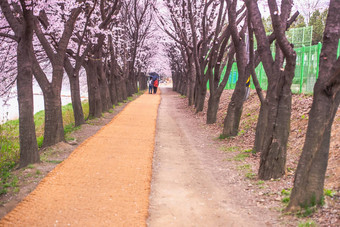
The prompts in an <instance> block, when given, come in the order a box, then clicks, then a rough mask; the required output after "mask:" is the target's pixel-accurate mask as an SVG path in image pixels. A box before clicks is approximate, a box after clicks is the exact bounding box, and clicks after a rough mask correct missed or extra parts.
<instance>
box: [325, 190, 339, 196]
mask: <svg viewBox="0 0 340 227" xmlns="http://www.w3.org/2000/svg"><path fill="white" fill-rule="evenodd" d="M323 191H324V194H325V196H329V197H333V196H335V194H336V192H335V191H332V190H331V189H324V190H323Z"/></svg>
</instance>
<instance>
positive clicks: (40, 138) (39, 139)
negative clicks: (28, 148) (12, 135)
mask: <svg viewBox="0 0 340 227" xmlns="http://www.w3.org/2000/svg"><path fill="white" fill-rule="evenodd" d="M43 142H44V136H39V137H37V143H38V147H39V148H41V147H42V145H43Z"/></svg>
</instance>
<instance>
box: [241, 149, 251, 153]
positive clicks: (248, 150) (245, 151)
mask: <svg viewBox="0 0 340 227" xmlns="http://www.w3.org/2000/svg"><path fill="white" fill-rule="evenodd" d="M252 152H253V149H246V150H244V151H243V153H252Z"/></svg>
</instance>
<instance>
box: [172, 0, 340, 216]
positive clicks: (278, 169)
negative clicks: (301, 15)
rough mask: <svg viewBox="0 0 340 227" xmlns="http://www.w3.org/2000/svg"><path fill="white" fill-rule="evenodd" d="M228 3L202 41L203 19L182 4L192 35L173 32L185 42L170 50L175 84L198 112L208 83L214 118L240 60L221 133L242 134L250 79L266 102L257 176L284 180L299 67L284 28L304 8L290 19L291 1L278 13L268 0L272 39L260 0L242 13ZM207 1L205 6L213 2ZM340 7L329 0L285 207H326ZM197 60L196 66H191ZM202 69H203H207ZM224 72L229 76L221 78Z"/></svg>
mask: <svg viewBox="0 0 340 227" xmlns="http://www.w3.org/2000/svg"><path fill="white" fill-rule="evenodd" d="M226 4H227V6H226V7H224V1H221V2H220V10H219V12H218V13H217V17H216V18H217V20H216V23H215V24H216V28H215V31H216V33H215V36H212V37H210V41H209V40H208V41H207V39H206V36H205V35H204V34H201V36H198V37H201V40H200V41H197V40H196V39H197V38H196V37H197V33H196V32H197V29H196V28H194V24H198V23H197V21H195V19H194V18H197V17H195V16H194V15H193V13H192V11H193V10H192V7H193V8H194V7H197V6H194V5H190V3H189V2H187V5H188V9H187V10H184V9H183V12H182V13H184V14H185V13H187V17H186V18H189V19H188V21H187V23H188V24H189V25H191V32H192V36H193V37H191V38H192V39H191V40H190V36H185V34H181V33H179V34H177V36H176V35H175V34H172V35H171V37H178V38H177V39H175V41H176V42H177V43H178V44H179V45H177V46H174V47H178V48H179V52H181V54H177V55H176V53H175V52H174V51H172V54H169V57H170V58H171V60H172V65H171V66H172V72H173V74H172V75H173V81H174V87H173V89H174V90H175V91H178V92H180V93H181V94H183V95H187V96H188V105H193V103H194V104H195V108H196V111H197V112H199V111H202V110H203V104H204V99H205V96H206V88H207V82H208V80H209V101H208V110H207V123H208V124H211V123H215V122H216V114H217V110H218V106H219V100H220V96H221V94H222V92H223V90H224V87H225V85H226V83H227V80H228V77H229V74H230V70H231V66H232V64H233V62H234V61H236V63H237V68H238V76H239V77H238V81H237V83H236V87H235V90H234V93H233V95H232V98H231V101H230V103H229V105H228V110H227V116H226V118H225V120H224V127H223V132H222V136H224V137H230V136H237V134H238V130H239V123H240V119H241V114H242V107H243V103H244V101H245V97H246V81H247V79H248V78H249V77H250V76H251V77H252V78H253V82H254V84H255V87H256V91H257V94H258V96H259V99H260V101H261V108H260V113H259V118H258V123H257V127H256V135H255V143H254V148H253V152H260V153H261V159H260V168H259V172H258V177H259V178H260V179H264V180H269V179H272V178H274V179H277V178H280V177H282V176H283V175H284V174H285V171H286V153H287V142H288V137H289V131H290V116H291V100H292V92H291V89H290V87H291V85H292V80H293V77H294V75H295V65H296V52H295V51H294V49H293V45H292V44H291V43H289V41H288V40H287V38H286V36H285V31H286V30H287V29H288V28H289V26H290V24H291V23H292V22H293V21H294V20H295V19H296V18H297V16H298V13H295V14H294V15H293V16H292V17H290V14H291V9H292V4H291V3H290V1H288V0H284V1H282V2H281V8H280V10H279V9H278V6H277V3H276V1H275V0H269V1H268V7H269V10H270V13H271V18H272V25H273V30H274V32H273V33H272V34H271V35H269V36H266V33H265V29H264V25H263V23H262V19H261V14H260V10H259V7H258V3H257V1H255V0H247V1H245V6H244V7H242V8H240V9H239V10H237V1H235V0H227V1H226ZM205 6H206V7H207V6H208V4H206V5H205ZM168 7H169V6H168ZM339 7H340V3H339V1H335V0H331V1H330V6H329V9H330V11H329V14H328V17H327V23H326V29H325V33H324V39H323V48H322V52H321V55H320V71H319V78H318V80H317V83H316V85H315V89H314V99H313V106H312V109H311V112H310V115H309V124H308V130H307V134H306V141H305V146H304V148H303V152H302V155H301V158H300V161H299V165H298V167H297V170H296V175H295V183H294V189H293V191H292V194H291V200H290V204H289V206H288V208H287V209H289V210H294V209H296V208H297V207H299V206H310V205H312V204H321V202H322V198H323V185H324V179H325V171H326V167H327V162H328V152H329V142H330V131H331V126H332V123H333V119H334V116H335V113H336V111H337V109H338V106H339V101H340V88H339V86H340V70H339V68H340V64H339V63H340V60H339V58H337V56H336V50H337V45H338V42H339V36H340V32H339V29H340V19H339V18H340V16H339V14H337V13H335V12H336V10H339ZM223 10H225V11H224V12H223ZM203 12H205V11H203ZM279 12H280V13H279ZM226 14H227V15H228V16H227V17H228V24H227V25H224V27H223V29H222V25H221V21H222V22H224V21H225V20H224V15H226ZM204 16H206V15H204ZM204 16H203V18H204ZM221 18H223V19H221ZM172 20H173V21H174V22H173V24H174V26H175V28H176V26H179V24H180V23H178V22H176V19H174V18H173V19H172ZM241 21H243V26H242V28H241V29H239V24H240V22H241ZM200 24H202V26H203V29H201V30H204V29H207V28H206V27H208V26H207V25H206V24H205V23H204V20H202V21H201V23H200ZM204 26H206V27H204ZM184 28H185V26H184V25H183V24H182V29H174V30H175V31H179V32H181V31H182V30H183V29H184ZM167 33H170V32H167ZM246 33H247V38H246V37H245V34H246ZM216 34H218V35H216ZM253 35H255V37H256V43H257V50H256V51H254V40H253ZM230 38H231V39H230ZM275 39H276V43H275V57H274V58H273V56H272V53H271V49H270V48H271V44H272V43H273V41H274V40H275ZM188 40H190V42H189V41H188ZM205 42H206V43H210V45H209V47H210V49H209V50H208V51H206V50H204V43H205ZM191 45H192V47H191ZM203 51H205V52H203ZM169 52H171V51H169ZM202 52H203V54H202ZM206 56H207V57H206ZM234 56H235V57H234ZM202 59H203V60H202ZM192 61H193V62H195V63H196V64H195V65H192V63H191V62H192ZM183 62H184V63H185V64H184V65H183ZM260 62H262V64H263V67H264V70H265V72H266V75H267V77H268V89H267V92H266V94H265V95H264V94H263V93H262V90H261V88H260V86H259V84H258V80H257V78H256V74H255V67H256V66H257V65H258V64H259V63H260ZM181 63H182V65H181ZM195 69H196V70H195ZM200 69H204V70H203V73H202V72H201V71H200ZM223 69H224V70H225V71H226V73H225V77H224V78H223V80H221V71H222V70H223ZM193 71H195V72H196V76H193V75H192V72H193ZM192 78H196V80H193V79H192ZM191 83H195V85H194V88H195V89H194V96H193V97H194V101H192V100H191V99H192V98H191V95H192V94H191V92H192V91H191V90H190V89H191V87H192V85H191Z"/></svg>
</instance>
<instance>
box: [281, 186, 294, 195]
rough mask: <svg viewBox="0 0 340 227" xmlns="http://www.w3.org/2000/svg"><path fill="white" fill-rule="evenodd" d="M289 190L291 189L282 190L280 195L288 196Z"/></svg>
mask: <svg viewBox="0 0 340 227" xmlns="http://www.w3.org/2000/svg"><path fill="white" fill-rule="evenodd" d="M291 190H292V189H290V188H289V189H287V190H286V189H282V191H281V195H290V192H291Z"/></svg>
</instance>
